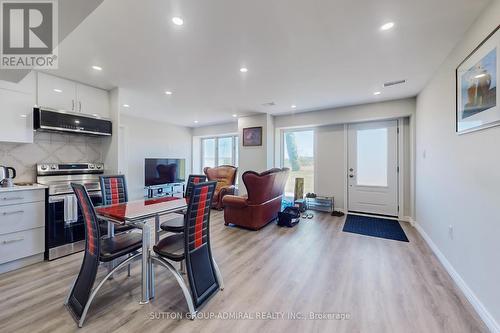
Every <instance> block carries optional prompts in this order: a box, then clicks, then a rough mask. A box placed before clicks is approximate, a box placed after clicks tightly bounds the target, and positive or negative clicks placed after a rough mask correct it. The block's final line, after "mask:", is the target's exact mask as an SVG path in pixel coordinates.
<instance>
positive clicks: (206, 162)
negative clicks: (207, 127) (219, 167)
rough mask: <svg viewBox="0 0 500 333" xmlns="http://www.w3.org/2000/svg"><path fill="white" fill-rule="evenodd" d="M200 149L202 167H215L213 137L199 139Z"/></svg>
mask: <svg viewBox="0 0 500 333" xmlns="http://www.w3.org/2000/svg"><path fill="white" fill-rule="evenodd" d="M201 149H202V161H201V163H202V165H201V167H202V169H203V168H204V167H212V168H213V167H215V162H216V161H215V139H203V140H202V141H201Z"/></svg>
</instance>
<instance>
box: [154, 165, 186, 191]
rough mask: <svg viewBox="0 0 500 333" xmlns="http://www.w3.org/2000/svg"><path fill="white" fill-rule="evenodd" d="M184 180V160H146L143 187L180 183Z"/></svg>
mask: <svg viewBox="0 0 500 333" xmlns="http://www.w3.org/2000/svg"><path fill="white" fill-rule="evenodd" d="M185 179H186V160H185V159H183V158H182V159H179V158H146V159H145V160H144V185H145V186H155V185H164V184H172V183H181V182H184V180H185Z"/></svg>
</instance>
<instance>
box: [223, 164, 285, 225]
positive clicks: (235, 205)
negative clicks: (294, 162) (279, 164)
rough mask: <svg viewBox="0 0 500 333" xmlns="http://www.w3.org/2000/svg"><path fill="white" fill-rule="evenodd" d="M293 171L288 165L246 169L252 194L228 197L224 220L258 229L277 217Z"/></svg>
mask: <svg viewBox="0 0 500 333" xmlns="http://www.w3.org/2000/svg"><path fill="white" fill-rule="evenodd" d="M289 172H290V170H289V169H288V168H283V169H277V168H275V169H271V170H268V171H264V172H262V173H257V172H254V171H247V172H245V173H244V174H243V176H242V179H243V182H244V183H245V186H246V188H247V193H248V194H247V196H245V197H240V196H235V195H226V196H225V197H224V199H223V200H222V202H223V204H224V224H225V225H228V224H229V223H232V224H235V225H238V226H241V227H245V228H248V229H252V230H258V229H260V228H262V227H263V226H265V225H266V224H268V223H269V222H271V221H273V220H274V219H276V218H277V217H278V212H279V211H280V210H281V200H282V197H283V192H284V191H285V185H286V181H287V179H288V174H289Z"/></svg>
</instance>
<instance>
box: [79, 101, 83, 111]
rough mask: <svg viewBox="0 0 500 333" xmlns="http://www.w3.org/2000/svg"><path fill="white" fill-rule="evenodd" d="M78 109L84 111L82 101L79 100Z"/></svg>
mask: <svg viewBox="0 0 500 333" xmlns="http://www.w3.org/2000/svg"><path fill="white" fill-rule="evenodd" d="M78 111H80V112H82V101H78Z"/></svg>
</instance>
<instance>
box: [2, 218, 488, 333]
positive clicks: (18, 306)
mask: <svg viewBox="0 0 500 333" xmlns="http://www.w3.org/2000/svg"><path fill="white" fill-rule="evenodd" d="M222 218H223V216H222V213H221V212H215V211H214V212H213V213H212V220H211V236H212V247H213V252H214V257H215V258H216V260H217V262H218V264H219V266H220V268H221V271H222V274H223V276H224V281H225V290H224V291H222V292H219V293H218V294H216V295H215V296H214V297H213V298H212V299H211V300H210V301H209V302H208V303H207V304H206V305H205V306H204V307H203V308H202V309H201V310H200V315H203V316H204V317H208V316H210V315H211V314H212V315H217V316H228V313H232V314H235V313H240V312H241V315H242V316H246V319H241V320H234V319H223V318H218V319H203V318H202V319H197V320H194V321H190V320H187V319H176V318H173V319H172V318H171V317H172V315H171V313H185V312H186V311H187V306H186V303H185V301H184V299H183V297H182V293H181V290H180V289H179V288H178V286H177V284H176V282H175V279H174V277H173V276H172V275H170V273H169V272H168V271H166V270H163V269H162V268H161V267H157V268H156V276H157V280H156V298H155V299H154V300H152V302H151V303H150V304H147V305H139V303H138V301H139V298H140V292H141V289H140V262H135V263H134V264H133V269H132V277H130V278H127V276H126V273H125V272H123V273H121V272H120V273H118V274H117V275H116V277H115V279H114V280H112V281H110V282H107V283H106V285H105V286H104V287H103V288H102V289H101V292H100V293H99V294H98V296H97V298H96V300H95V301H94V303H93V305H92V307H91V308H90V311H89V315H88V317H87V320H86V322H85V326H84V327H83V328H82V329H78V328H77V325H76V323H75V322H74V321H73V319H72V317H71V316H70V314H69V313H68V312H67V310H66V309H65V308H64V306H63V301H64V298H65V296H66V293H67V292H68V287H69V285H70V283H71V282H72V280H73V279H74V277H75V276H76V274H77V273H78V270H79V267H80V263H81V259H82V255H81V254H76V255H72V256H68V257H65V258H62V259H59V260H55V261H52V262H43V263H39V264H35V265H32V266H29V267H26V268H23V269H20V270H17V271H13V272H9V273H6V274H3V275H0V332H76V331H78V332H82V333H83V332H144V333H146V332H147V333H153V332H454V333H458V332H487V328H486V327H485V326H484V324H483V323H482V322H481V321H480V319H479V317H478V316H477V314H476V313H475V312H474V310H473V309H472V307H471V305H470V304H469V303H468V302H467V300H466V299H465V297H464V296H463V295H462V293H461V292H460V291H459V290H458V288H457V287H456V286H455V285H454V283H453V281H452V280H451V278H450V277H449V275H448V274H447V273H446V271H445V270H444V268H443V267H442V266H441V265H440V263H439V262H438V260H437V259H436V257H435V256H434V255H433V254H432V252H431V250H430V249H429V248H428V247H427V245H426V244H425V242H424V241H423V239H422V238H421V237H420V236H419V235H418V233H417V232H416V231H415V230H414V229H413V228H412V227H411V226H409V225H408V224H406V223H403V228H404V230H405V232H406V234H407V236H408V238H409V240H410V243H404V242H398V241H392V240H386V239H379V238H373V237H366V236H362V235H356V234H350V233H344V232H342V227H343V224H344V220H345V218H338V217H331V216H329V215H327V214H322V213H317V214H315V217H314V218H313V219H312V220H302V221H301V222H300V224H299V225H298V226H297V227H295V228H292V229H287V228H279V227H277V226H276V225H275V224H270V225H268V226H266V227H265V228H264V229H262V230H260V231H258V232H252V231H248V230H244V229H239V228H236V227H224V225H223V220H222ZM102 273H104V269H103V270H102V272H101V273H100V276H101V277H102V276H103V274H102ZM263 312H265V313H263ZM310 312H314V313H317V314H324V315H328V314H337V315H340V314H346V316H347V318H345V319H339V318H338V317H337V318H335V315H333V316H334V317H333V318H329V319H328V318H323V319H322V320H319V319H300V318H301V316H304V317H307V318H308V317H309V314H310ZM258 313H259V314H260V316H262V315H266V316H267V315H270V314H271V313H278V314H276V316H278V315H280V314H279V313H284V316H285V319H283V318H278V319H274V320H272V319H252V318H255V317H256V316H257V315H258ZM168 316H170V318H169V317H168ZM288 316H296V318H295V320H293V319H286V318H288Z"/></svg>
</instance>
